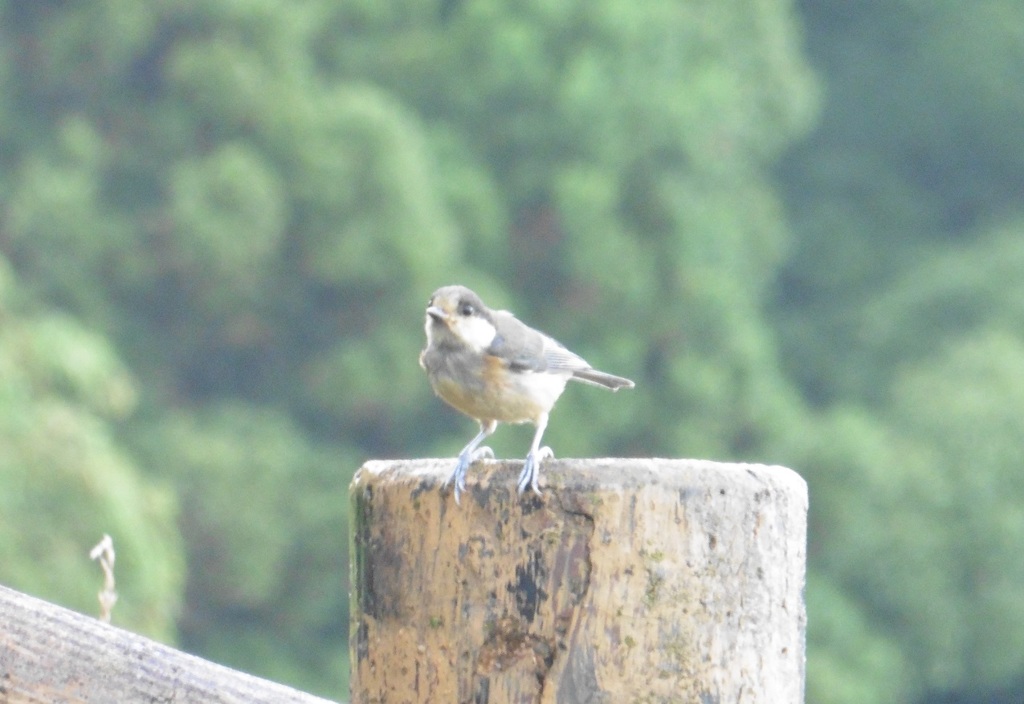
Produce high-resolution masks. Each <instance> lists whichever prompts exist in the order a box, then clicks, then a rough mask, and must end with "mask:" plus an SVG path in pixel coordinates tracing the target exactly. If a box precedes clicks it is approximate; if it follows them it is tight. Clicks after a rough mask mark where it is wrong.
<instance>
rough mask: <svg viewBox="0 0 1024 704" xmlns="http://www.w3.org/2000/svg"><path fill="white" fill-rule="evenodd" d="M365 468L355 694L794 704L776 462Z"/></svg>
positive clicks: (791, 527) (795, 605)
mask: <svg viewBox="0 0 1024 704" xmlns="http://www.w3.org/2000/svg"><path fill="white" fill-rule="evenodd" d="M453 462H454V460H415V461H391V462H369V463H367V464H366V465H364V466H363V467H362V469H361V470H360V471H359V472H358V473H357V475H356V477H355V479H354V480H353V483H352V487H351V492H352V502H353V512H352V513H353V530H352V541H353V549H352V557H353V562H352V577H353V595H352V630H351V641H350V642H351V649H352V701H353V702H354V703H356V704H385V703H387V704H399V703H402V704H426V703H428V702H430V703H433V702H438V703H440V702H445V703H450V702H472V703H473V704H505V703H506V702H514V703H517V704H520V703H521V704H526V703H533V702H540V703H554V702H558V703H559V704H577V703H579V704H583V703H584V702H586V703H591V704H593V703H604V702H607V703H615V704H620V703H627V702H635V703H637V704H639V703H654V702H694V703H699V704H713V703H718V702H721V703H723V704H724V703H725V702H729V703H733V702H743V703H746V704H790V703H792V704H796V703H798V702H802V701H803V685H804V632H805V613H804V604H803V586H804V570H805V566H804V563H805V557H806V549H805V546H806V514H807V489H806V485H805V484H804V482H803V480H802V479H801V478H800V477H799V476H798V475H796V474H795V473H794V472H792V471H790V470H788V469H785V468H783V467H766V466H759V465H734V464H716V463H711V462H702V461H684V460H658V459H649V460H648V459H645V460H612V459H609V460H551V461H548V462H546V463H545V465H544V475H543V476H544V480H545V487H544V495H543V496H542V497H539V498H538V497H535V496H533V495H531V494H529V493H528V494H526V495H524V496H519V495H517V494H516V492H515V479H516V477H517V476H518V473H519V471H520V469H521V467H522V465H521V462H499V461H490V462H481V463H477V464H475V465H474V466H473V468H472V469H471V470H470V472H469V479H468V485H469V486H468V491H467V493H466V494H465V495H464V498H463V501H462V506H461V507H458V506H456V505H455V503H454V501H453V499H452V497H451V494H450V490H449V491H441V489H440V486H441V484H442V482H443V481H444V479H445V478H447V476H448V474H449V473H450V472H451V469H452V463H453Z"/></svg>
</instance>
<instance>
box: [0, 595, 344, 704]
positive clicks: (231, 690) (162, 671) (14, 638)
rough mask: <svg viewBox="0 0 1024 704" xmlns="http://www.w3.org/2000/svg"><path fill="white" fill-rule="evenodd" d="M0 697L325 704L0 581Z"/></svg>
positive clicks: (103, 702) (18, 700) (111, 702)
mask: <svg viewBox="0 0 1024 704" xmlns="http://www.w3.org/2000/svg"><path fill="white" fill-rule="evenodd" d="M115 618H116V614H115ZM0 702H3V703H4V704H30V703H31V704H85V703H89V704H136V703H143V702H145V703H149V702H154V703H155V702H160V703H161V704H175V703H179V702H180V703H185V702H188V703H195V704H271V703H275V704H329V702H328V701H327V700H326V699H320V698H319V697H314V696H312V695H310V694H304V693H302V692H299V691H297V690H294V689H291V688H290V687H285V686H284V685H280V684H276V683H274V682H268V681H267V680H261V679H259V678H257V677H253V676H251V675H247V674H244V673H242V672H238V671H236V670H232V669H230V668H227V667H223V666H221V665H215V664H214V663H211V662H208V661H206V660H202V659H200V658H197V657H194V656H192V655H188V654H186V653H183V652H181V651H179V650H175V649H174V648H170V647H167V646H165V645H161V644H160V643H157V642H155V641H152V640H149V639H148V638H143V637H142V636H139V635H136V634H134V633H130V632H128V631H125V630H122V629H120V628H115V627H113V626H109V625H107V624H105V623H101V622H100V621H98V620H96V619H93V618H89V617H88V616H83V615H82V614H79V613H75V612H74V611H69V610H68V609H64V608H62V607H60V606H56V605H54V604H51V603H48V602H45V601H42V600H40V599H36V598H34V597H30V596H27V595H25V594H21V593H19V592H16V591H13V590H11V589H7V588H5V587H0Z"/></svg>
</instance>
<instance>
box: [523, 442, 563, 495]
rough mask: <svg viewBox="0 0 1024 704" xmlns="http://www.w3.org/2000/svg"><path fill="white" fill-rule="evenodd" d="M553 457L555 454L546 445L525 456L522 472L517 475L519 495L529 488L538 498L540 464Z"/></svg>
mask: <svg viewBox="0 0 1024 704" xmlns="http://www.w3.org/2000/svg"><path fill="white" fill-rule="evenodd" d="M554 456H555V453H554V452H552V450H551V448H550V447H548V446H547V445H545V446H544V447H542V448H540V449H539V450H537V451H536V452H531V453H530V454H528V455H527V456H526V462H525V463H523V471H522V473H521V474H520V475H519V493H520V494H522V493H523V492H524V491H526V488H527V487H529V488H531V489H533V493H534V494H536V495H537V496H540V487H539V486H538V484H537V483H538V482H539V481H540V463H541V462H543V461H544V460H547V459H551V458H552V457H554Z"/></svg>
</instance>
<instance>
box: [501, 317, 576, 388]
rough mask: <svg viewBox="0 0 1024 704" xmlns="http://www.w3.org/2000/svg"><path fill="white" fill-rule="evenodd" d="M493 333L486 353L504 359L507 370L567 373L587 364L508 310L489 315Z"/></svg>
mask: <svg viewBox="0 0 1024 704" xmlns="http://www.w3.org/2000/svg"><path fill="white" fill-rule="evenodd" d="M493 319H494V327H495V329H496V330H497V334H496V335H495V336H494V340H493V342H491V345H490V347H488V348H487V353H488V354H490V355H493V356H495V357H498V358H500V359H502V360H504V361H505V362H506V363H507V364H508V365H509V368H510V369H513V370H515V371H524V372H525V371H531V372H544V371H547V372H568V373H572V372H575V371H579V370H581V369H589V368H590V365H589V364H587V363H586V361H585V360H584V359H583V358H582V357H580V356H579V355H577V354H574V353H572V352H570V351H569V350H568V349H566V348H565V346H564V345H562V344H561V343H560V342H558V341H557V340H555V339H553V338H550V337H548V336H547V335H545V334H544V333H542V332H539V331H537V330H534V329H533V328H531V327H529V326H527V325H525V324H523V323H522V322H520V321H519V320H518V319H517V318H516V317H515V316H514V315H512V314H511V313H509V312H508V311H503V310H502V311H495V312H494V313H493Z"/></svg>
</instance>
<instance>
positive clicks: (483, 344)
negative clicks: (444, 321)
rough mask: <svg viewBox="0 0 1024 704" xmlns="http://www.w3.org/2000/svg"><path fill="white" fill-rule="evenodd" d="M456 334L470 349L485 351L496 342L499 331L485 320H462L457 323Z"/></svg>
mask: <svg viewBox="0 0 1024 704" xmlns="http://www.w3.org/2000/svg"><path fill="white" fill-rule="evenodd" d="M456 328H457V329H456V332H457V334H458V336H459V337H461V338H462V340H463V342H465V343H466V344H467V345H469V346H470V347H473V348H474V349H477V350H485V349H487V348H488V347H490V345H491V343H492V342H494V336H495V335H497V334H498V331H497V330H495V329H494V326H493V325H491V324H490V323H489V322H488V321H486V320H484V319H483V318H477V317H472V318H460V319H458V320H457V321H456Z"/></svg>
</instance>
